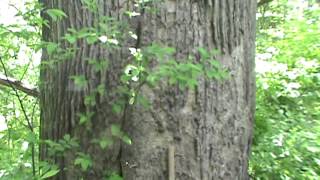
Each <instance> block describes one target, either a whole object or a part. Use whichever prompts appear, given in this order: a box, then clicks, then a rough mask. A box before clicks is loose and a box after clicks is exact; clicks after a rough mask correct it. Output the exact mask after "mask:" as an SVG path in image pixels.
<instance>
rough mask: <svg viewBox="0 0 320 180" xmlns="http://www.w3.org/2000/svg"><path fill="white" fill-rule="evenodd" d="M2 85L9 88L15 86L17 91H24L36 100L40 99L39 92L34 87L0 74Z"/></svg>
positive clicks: (0, 83)
mask: <svg viewBox="0 0 320 180" xmlns="http://www.w3.org/2000/svg"><path fill="white" fill-rule="evenodd" d="M0 85H2V86H7V87H11V86H13V87H14V88H15V89H17V90H19V91H22V92H24V93H26V94H28V95H30V96H33V97H35V98H38V96H39V92H38V90H37V89H36V88H35V87H32V86H30V85H29V84H27V83H23V82H21V81H19V80H16V79H14V78H11V77H7V76H6V75H3V74H0Z"/></svg>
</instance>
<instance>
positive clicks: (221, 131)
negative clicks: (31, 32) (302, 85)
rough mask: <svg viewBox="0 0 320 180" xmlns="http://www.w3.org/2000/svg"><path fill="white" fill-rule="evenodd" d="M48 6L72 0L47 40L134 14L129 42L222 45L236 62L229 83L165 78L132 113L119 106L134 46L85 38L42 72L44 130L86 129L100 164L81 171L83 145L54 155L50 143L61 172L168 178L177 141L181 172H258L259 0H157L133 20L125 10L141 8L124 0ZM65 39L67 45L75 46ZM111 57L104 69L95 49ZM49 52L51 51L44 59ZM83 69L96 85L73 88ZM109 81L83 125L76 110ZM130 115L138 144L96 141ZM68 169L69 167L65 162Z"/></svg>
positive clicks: (50, 134) (180, 50)
mask: <svg viewBox="0 0 320 180" xmlns="http://www.w3.org/2000/svg"><path fill="white" fill-rule="evenodd" d="M44 4H45V7H47V8H59V9H63V10H64V11H65V13H66V14H67V15H68V17H67V18H66V19H65V20H64V21H62V22H58V23H54V22H51V23H50V28H44V33H43V36H44V40H45V41H52V42H58V41H59V40H60V39H61V38H62V36H63V35H64V34H65V33H66V32H67V28H75V29H81V28H83V27H92V26H93V25H94V21H95V20H96V19H97V18H99V16H102V15H108V16H112V17H115V18H116V19H117V21H123V22H128V23H129V24H131V26H132V27H133V28H135V29H136V32H137V34H138V36H139V38H138V42H134V41H132V42H131V41H129V40H128V41H126V42H125V43H124V44H125V46H127V47H128V46H129V47H130V46H133V47H143V46H146V45H149V44H150V43H151V42H159V43H162V44H167V45H169V46H172V47H174V48H176V50H177V51H176V52H177V53H176V58H177V59H183V58H185V57H188V55H191V54H194V53H195V52H196V51H195V50H196V48H197V47H205V48H207V49H218V50H220V52H221V54H220V55H218V57H217V59H218V60H219V61H220V62H221V63H222V64H223V65H224V66H225V67H226V68H227V69H228V70H229V72H230V75H229V78H228V79H227V80H224V81H222V82H216V81H208V80H205V79H200V81H199V85H198V86H197V88H196V89H195V90H181V89H179V88H178V86H175V87H171V86H167V85H166V84H162V85H161V86H159V87H156V88H154V89H150V88H148V87H142V93H143V94H144V95H145V96H147V97H148V98H149V100H150V102H151V107H150V108H149V109H146V108H143V107H140V106H133V107H130V108H126V110H125V114H126V115H125V116H120V115H114V114H113V113H112V112H111V102H113V101H114V100H115V98H116V96H117V95H116V94H111V93H110V92H115V91H116V90H115V89H116V88H117V86H118V85H119V75H120V74H121V72H122V71H123V67H124V65H125V64H126V63H127V62H128V60H127V59H128V58H127V57H128V56H129V52H127V51H128V50H127V49H126V48H122V49H120V50H113V51H108V50H107V49H104V48H102V47H100V46H99V44H94V45H88V44H87V43H86V42H85V41H78V43H77V45H78V47H79V50H78V51H77V53H76V56H75V57H73V58H72V59H71V60H67V61H63V62H61V63H58V64H57V65H56V66H55V67H53V68H52V67H51V68H43V69H42V71H41V80H42V84H41V93H40V101H41V139H50V140H54V141H58V140H59V139H61V138H62V137H63V136H64V135H65V134H70V135H71V136H72V137H77V138H78V140H79V141H80V146H81V150H82V151H83V152H85V153H87V154H89V155H90V156H91V157H92V159H93V163H94V164H93V168H91V169H90V170H89V171H88V172H86V173H81V172H80V170H79V168H78V167H74V165H73V164H74V158H75V154H74V152H75V151H68V152H65V154H64V156H58V155H56V156H50V155H49V153H48V152H49V150H50V149H49V148H48V147H47V146H45V145H43V146H42V147H41V158H42V159H43V160H49V159H51V160H53V161H54V162H55V163H57V164H58V165H59V166H60V168H61V172H60V173H59V174H58V176H57V177H56V178H57V179H80V177H81V176H82V177H84V179H103V177H106V176H105V172H106V171H107V172H109V173H110V172H113V171H115V172H118V173H119V174H121V175H122V176H123V177H124V179H129V180H131V179H132V180H157V179H159V180H160V179H161V180H162V179H164V180H165V179H168V153H167V151H168V147H169V146H174V147H175V151H174V153H175V156H174V160H175V176H176V179H180V180H188V179H195V180H198V179H199V180H200V179H201V180H202V179H203V180H207V179H222V180H227V179H230V180H234V179H249V178H248V172H247V170H248V156H249V151H250V145H251V138H252V127H253V117H254V108H255V104H254V101H255V76H254V49H255V47H254V40H255V12H256V0H197V1H187V0H165V1H164V2H158V3H155V4H153V6H154V7H156V8H157V11H154V12H149V11H144V12H141V13H142V15H141V17H135V18H133V19H131V20H129V19H128V18H127V16H125V15H124V12H125V11H127V10H128V9H132V8H134V6H133V5H132V3H129V1H128V2H127V1H125V0H98V4H99V5H98V6H99V7H102V8H100V11H99V12H98V13H97V15H93V14H92V13H90V12H89V11H88V10H86V9H84V8H83V5H82V3H81V1H79V0H69V1H66V0H44ZM67 46H68V45H67V44H63V45H62V47H67ZM88 57H89V58H96V59H108V60H109V68H108V69H107V70H105V71H102V72H99V73H95V72H94V71H93V68H92V66H90V65H88V63H87V61H85V59H86V58H88ZM48 59H50V57H48V55H47V53H46V52H44V54H43V57H42V61H43V63H47V61H50V60H48ZM82 74H84V75H85V76H86V78H87V79H89V80H90V81H89V84H88V86H87V87H86V88H85V89H84V90H82V91H80V90H77V89H76V88H73V85H72V80H70V78H69V77H70V76H73V75H82ZM101 83H103V84H104V85H105V87H106V88H107V90H106V91H107V93H109V94H108V95H107V96H101V97H100V96H97V97H96V101H97V103H96V105H95V106H94V107H90V108H89V110H90V111H94V112H95V115H94V116H93V118H92V120H91V121H92V123H91V126H90V129H91V130H88V129H87V128H86V127H84V126H82V125H79V116H78V115H77V113H80V112H85V111H86V110H88V107H86V106H85V105H84V97H85V96H86V95H88V94H90V92H92V91H93V90H94V89H95V88H96V87H97V85H99V84H101ZM113 123H117V124H121V125H122V128H123V129H124V131H125V132H126V133H128V135H129V136H130V137H131V138H132V140H133V143H132V145H127V144H124V143H122V142H120V141H117V142H116V143H114V144H113V145H112V146H111V147H109V148H108V149H107V150H103V149H101V147H99V146H98V145H95V144H93V143H92V142H91V140H92V139H94V138H99V137H103V136H105V135H110V133H109V132H110V126H111V124H113ZM63 168H65V169H63Z"/></svg>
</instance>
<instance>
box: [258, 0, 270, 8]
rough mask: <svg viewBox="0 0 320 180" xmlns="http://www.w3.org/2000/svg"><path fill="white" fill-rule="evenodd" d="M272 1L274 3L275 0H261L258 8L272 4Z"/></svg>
mask: <svg viewBox="0 0 320 180" xmlns="http://www.w3.org/2000/svg"><path fill="white" fill-rule="evenodd" d="M271 1H273V0H260V1H259V2H258V7H260V6H262V5H264V4H267V3H270V2H271Z"/></svg>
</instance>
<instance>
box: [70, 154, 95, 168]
mask: <svg viewBox="0 0 320 180" xmlns="http://www.w3.org/2000/svg"><path fill="white" fill-rule="evenodd" d="M77 154H78V157H77V158H76V159H75V161H74V165H80V167H81V170H82V171H87V170H88V168H89V167H91V166H92V160H91V158H90V156H89V155H87V154H84V153H77Z"/></svg>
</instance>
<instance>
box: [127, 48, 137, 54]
mask: <svg viewBox="0 0 320 180" xmlns="http://www.w3.org/2000/svg"><path fill="white" fill-rule="evenodd" d="M129 51H130V54H132V55H135V54H136V53H137V49H136V48H129Z"/></svg>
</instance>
